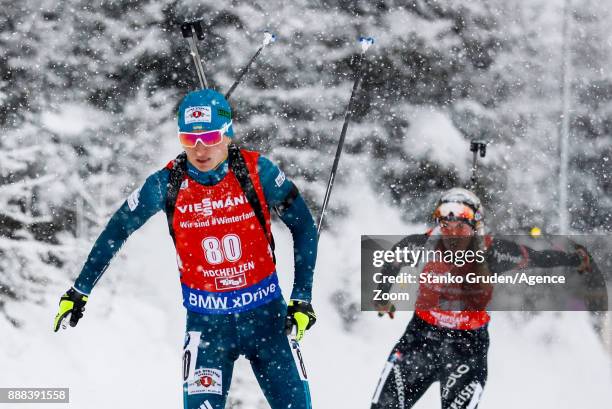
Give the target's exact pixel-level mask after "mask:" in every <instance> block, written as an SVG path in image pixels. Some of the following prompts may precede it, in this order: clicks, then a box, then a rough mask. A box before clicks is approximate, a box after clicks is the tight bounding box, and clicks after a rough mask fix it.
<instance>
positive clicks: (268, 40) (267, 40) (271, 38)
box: [225, 31, 276, 100]
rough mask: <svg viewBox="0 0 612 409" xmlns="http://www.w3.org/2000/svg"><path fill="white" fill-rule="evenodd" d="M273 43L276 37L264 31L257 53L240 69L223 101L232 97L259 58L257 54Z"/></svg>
mask: <svg viewBox="0 0 612 409" xmlns="http://www.w3.org/2000/svg"><path fill="white" fill-rule="evenodd" d="M274 41H276V36H275V35H274V34H273V33H271V32H269V31H264V39H263V42H262V44H261V46H260V47H259V48H258V49H257V52H255V55H253V57H251V60H250V61H249V62H248V63H247V65H245V66H244V68H242V70H240V74H239V75H238V78H236V81H234V83H233V84H232V86H231V87H230V89H229V90H228V91H227V93H226V94H225V99H227V100H229V98H230V96H231V95H232V93H233V92H234V90H235V89H236V87H237V86H238V85H239V84H240V82H241V81H242V78H243V77H244V76H245V75H246V73H247V72H248V71H249V69H250V68H251V65H253V63H254V62H255V60H256V59H257V57H259V54H261V52H262V51H263V49H264V48H266V46H267V45H268V44H270V43H273V42H274Z"/></svg>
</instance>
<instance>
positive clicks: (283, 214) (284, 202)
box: [257, 156, 317, 302]
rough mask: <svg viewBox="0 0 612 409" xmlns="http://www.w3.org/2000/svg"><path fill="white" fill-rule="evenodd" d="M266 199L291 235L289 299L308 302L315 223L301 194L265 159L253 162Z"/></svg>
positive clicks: (315, 233) (314, 257)
mask: <svg viewBox="0 0 612 409" xmlns="http://www.w3.org/2000/svg"><path fill="white" fill-rule="evenodd" d="M257 166H258V170H259V176H260V180H261V184H262V187H263V191H264V195H265V197H266V202H267V203H268V206H269V207H270V208H275V209H276V210H277V213H278V215H279V216H280V218H281V220H282V221H283V222H284V223H285V224H286V225H287V227H288V228H289V230H290V231H291V235H292V236H293V255H294V262H295V266H294V268H295V279H294V282H293V291H292V293H291V299H293V300H302V301H307V302H310V300H311V294H312V278H313V275H314V268H315V264H316V261H317V227H316V225H315V222H314V219H313V218H312V215H311V213H310V210H309V209H308V206H307V205H306V202H305V201H304V198H303V197H302V195H300V193H299V191H298V190H297V188H296V187H295V185H294V184H293V182H291V181H290V180H289V179H287V178H286V177H285V174H284V173H283V172H282V171H281V170H280V169H279V168H278V167H277V166H276V165H275V164H273V163H272V162H271V161H270V160H269V159H267V158H265V157H263V156H260V157H259V159H258V162H257Z"/></svg>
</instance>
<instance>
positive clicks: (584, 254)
mask: <svg viewBox="0 0 612 409" xmlns="http://www.w3.org/2000/svg"><path fill="white" fill-rule="evenodd" d="M574 247H575V249H576V254H578V257H580V260H582V262H581V263H580V265H579V266H578V272H579V273H580V274H584V273H590V272H591V271H592V268H591V255H590V254H589V252H588V251H587V249H586V247H584V246H581V245H580V244H575V245H574Z"/></svg>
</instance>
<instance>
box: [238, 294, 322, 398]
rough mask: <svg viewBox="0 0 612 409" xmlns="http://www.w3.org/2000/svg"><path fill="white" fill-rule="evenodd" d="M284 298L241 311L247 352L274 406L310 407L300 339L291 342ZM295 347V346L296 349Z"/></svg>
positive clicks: (262, 387)
mask: <svg viewBox="0 0 612 409" xmlns="http://www.w3.org/2000/svg"><path fill="white" fill-rule="evenodd" d="M286 314H287V305H286V304H285V302H284V301H283V299H282V298H280V297H279V298H277V299H276V300H274V301H272V302H270V303H268V304H265V305H263V306H261V307H258V308H257V309H255V310H253V311H251V312H248V314H245V313H243V314H241V317H240V327H239V328H240V337H241V340H244V339H249V340H250V341H251V342H249V345H248V346H247V348H246V356H247V358H248V359H249V360H250V361H251V367H252V368H253V372H255V377H256V378H257V381H258V382H259V385H260V386H261V389H262V391H263V393H264V395H265V397H266V399H267V400H268V403H269V404H270V407H271V408H272V409H287V408H291V409H310V408H311V403H310V390H309V388H308V381H307V379H306V370H305V367H304V363H303V362H302V359H301V354H300V352H299V346H298V345H297V343H295V344H294V345H290V341H289V339H288V338H287V336H286V335H285V331H284V322H285V316H286ZM293 348H296V349H293Z"/></svg>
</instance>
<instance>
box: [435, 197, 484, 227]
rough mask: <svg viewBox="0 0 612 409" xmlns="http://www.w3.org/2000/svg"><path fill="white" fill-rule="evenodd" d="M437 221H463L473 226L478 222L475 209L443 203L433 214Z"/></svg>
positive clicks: (459, 204) (458, 204)
mask: <svg viewBox="0 0 612 409" xmlns="http://www.w3.org/2000/svg"><path fill="white" fill-rule="evenodd" d="M433 218H434V220H437V221H461V222H466V223H468V224H470V225H473V224H474V223H476V222H477V220H476V214H475V212H474V209H472V208H471V207H469V206H466V205H464V204H462V203H454V202H448V203H442V204H441V205H440V206H438V208H437V209H436V211H435V212H434V214H433Z"/></svg>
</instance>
